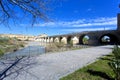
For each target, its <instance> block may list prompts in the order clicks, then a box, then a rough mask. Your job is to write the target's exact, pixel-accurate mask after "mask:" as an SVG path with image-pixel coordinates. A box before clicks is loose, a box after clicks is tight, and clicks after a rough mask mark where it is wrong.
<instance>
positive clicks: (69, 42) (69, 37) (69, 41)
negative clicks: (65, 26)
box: [67, 36, 72, 44]
mask: <svg viewBox="0 0 120 80" xmlns="http://www.w3.org/2000/svg"><path fill="white" fill-rule="evenodd" d="M71 41H72V36H68V37H67V44H71V43H72V42H71Z"/></svg>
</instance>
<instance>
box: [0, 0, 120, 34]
mask: <svg viewBox="0 0 120 80" xmlns="http://www.w3.org/2000/svg"><path fill="white" fill-rule="evenodd" d="M119 3H120V0H59V2H58V3H56V4H55V3H54V4H53V5H52V6H51V7H50V8H51V9H52V10H51V11H49V12H48V14H47V15H48V17H49V18H50V19H51V20H52V21H51V22H40V23H37V24H35V25H34V26H33V27H30V25H29V23H26V24H24V23H20V25H19V26H16V27H12V28H11V29H9V28H8V27H2V28H1V29H0V33H12V34H28V35H39V34H43V33H45V34H48V35H58V34H67V33H73V32H81V31H95V30H115V29H116V28H117V13H118V12H120V10H119V8H118V4H119Z"/></svg>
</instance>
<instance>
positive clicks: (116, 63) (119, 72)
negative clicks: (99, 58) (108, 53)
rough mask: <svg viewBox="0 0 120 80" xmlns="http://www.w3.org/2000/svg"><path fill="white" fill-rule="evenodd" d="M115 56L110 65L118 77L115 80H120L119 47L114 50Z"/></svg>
mask: <svg viewBox="0 0 120 80" xmlns="http://www.w3.org/2000/svg"><path fill="white" fill-rule="evenodd" d="M113 56H114V57H113V59H112V61H111V62H110V63H109V65H110V67H111V68H112V69H113V71H114V73H115V75H116V77H115V80H120V48H119V47H118V46H117V45H116V46H115V47H114V49H113Z"/></svg>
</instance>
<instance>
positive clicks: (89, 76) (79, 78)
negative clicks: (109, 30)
mask: <svg viewBox="0 0 120 80" xmlns="http://www.w3.org/2000/svg"><path fill="white" fill-rule="evenodd" d="M113 57H114V56H113V55H112V54H111V55H107V56H104V57H103V58H100V60H98V61H96V62H94V63H92V64H90V65H88V66H86V67H83V68H82V69H79V70H77V71H75V72H74V73H72V74H69V75H68V76H66V77H63V78H61V79H60V80H114V78H115V73H114V72H113V70H112V68H111V67H110V66H109V64H108V63H109V62H111V59H112V58H113Z"/></svg>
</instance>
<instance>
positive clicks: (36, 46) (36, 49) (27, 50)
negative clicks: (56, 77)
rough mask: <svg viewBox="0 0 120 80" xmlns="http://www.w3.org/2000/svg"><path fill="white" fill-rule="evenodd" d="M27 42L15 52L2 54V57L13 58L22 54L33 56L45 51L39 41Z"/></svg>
mask: <svg viewBox="0 0 120 80" xmlns="http://www.w3.org/2000/svg"><path fill="white" fill-rule="evenodd" d="M27 43H28V44H27V45H26V46H25V47H24V48H22V49H19V50H17V51H15V52H9V53H7V54H5V55H4V58H15V57H22V56H34V55H40V54H44V53H45V47H43V46H41V45H40V42H27Z"/></svg>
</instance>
